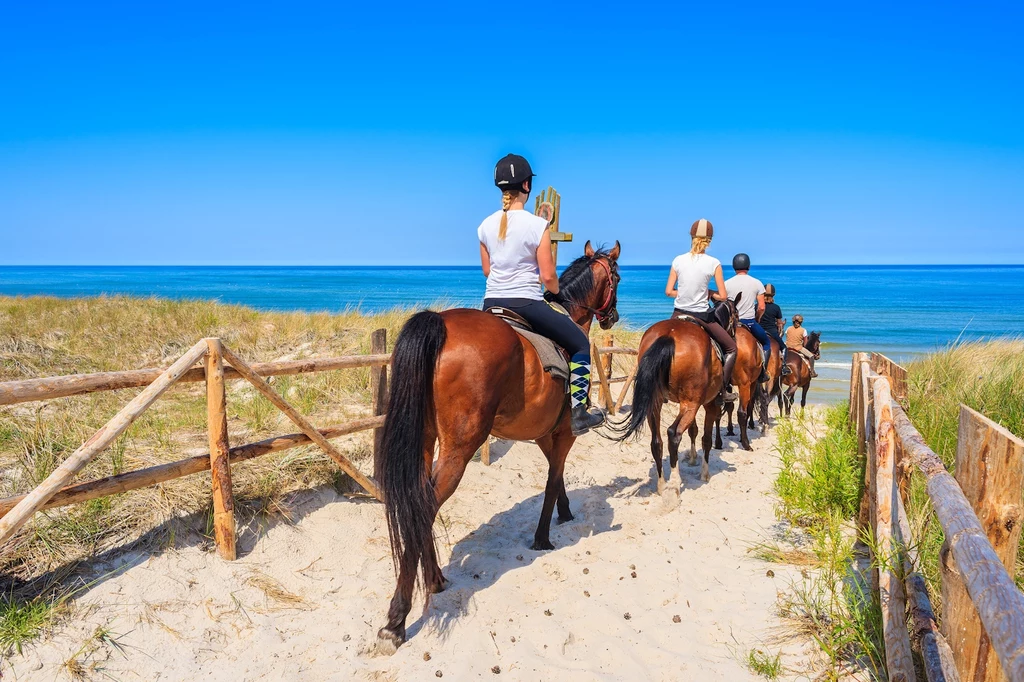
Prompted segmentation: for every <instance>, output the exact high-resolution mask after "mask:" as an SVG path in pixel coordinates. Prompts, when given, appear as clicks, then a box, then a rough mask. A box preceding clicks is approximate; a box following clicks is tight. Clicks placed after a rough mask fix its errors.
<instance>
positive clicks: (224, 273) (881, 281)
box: [0, 265, 1024, 403]
mask: <svg viewBox="0 0 1024 682" xmlns="http://www.w3.org/2000/svg"><path fill="white" fill-rule="evenodd" d="M621 274H622V283H621V284H620V288H619V304H618V307H619V314H620V316H621V322H620V324H622V325H624V326H627V327H630V328H635V329H643V328H645V327H647V326H648V325H650V324H652V323H654V322H656V321H658V320H661V319H665V318H666V317H668V316H669V315H670V314H671V312H672V300H671V299H670V298H668V297H666V296H665V295H664V289H665V280H666V278H667V277H668V267H667V266H660V265H659V266H630V265H626V266H622V268H621ZM731 274H732V272H731V271H729V270H728V269H727V272H726V273H725V275H726V277H729V276H730V275H731ZM751 274H752V275H754V276H755V277H757V278H759V279H760V280H761V281H763V282H765V283H768V282H770V283H772V284H774V285H775V287H776V289H777V292H778V294H777V296H776V303H778V304H779V305H780V306H781V308H782V312H783V315H784V316H785V317H786V318H787V319H791V318H792V316H793V315H794V314H796V313H799V314H801V315H803V317H804V325H805V326H806V327H807V328H808V329H809V330H817V331H820V332H821V339H822V350H821V354H822V357H821V361H819V362H818V364H817V367H818V372H819V374H820V375H821V376H820V377H819V378H818V379H816V380H814V382H812V385H811V389H810V392H809V393H808V401H809V402H816V403H832V402H837V401H839V400H842V399H844V398H845V397H846V396H847V394H848V393H847V391H848V386H849V375H850V362H851V354H852V353H853V352H855V351H876V352H881V353H885V354H886V355H888V356H889V357H891V358H893V359H894V360H896V361H898V362H903V363H906V362H909V361H912V360H913V359H914V358H916V357H919V356H921V355H922V354H926V353H929V352H932V351H935V350H939V349H943V348H947V347H949V346H950V345H952V344H956V343H959V342H963V341H974V340H979V339H993V338H1000V337H1006V336H1011V337H1017V336H1019V335H1021V333H1022V332H1024V299H1022V300H1018V299H1016V298H1015V297H1014V296H1013V295H1012V294H1011V292H1012V291H1013V288H1012V287H1011V288H1009V289H1007V288H1006V284H1007V283H1008V282H1009V283H1012V282H1020V281H1022V280H1024V265H1010V266H1008V265H998V266H996V265H993V266H952V265H910V266H867V265H857V266H850V265H842V266H836V265H799V266H797V265H777V266H764V267H758V268H756V269H754V270H752V271H751ZM483 293H484V277H483V274H482V273H481V272H480V268H479V267H476V266H474V267H468V266H467V267H437V266H394V267H391V266H375V267H357V266H318V267H302V266H230V267H198V266H197V267H193V266H144V267H142V266H140V267H120V266H107V267H93V266H81V267H78V266H32V267H22V266H0V294H4V295H9V296H29V295H37V294H43V295H50V296H62V297H74V296H97V295H101V294H127V295H131V296H160V297H166V298H172V299H208V300H216V301H221V302H224V303H237V304H242V305H247V306H251V307H253V308H257V309H260V310H305V311H325V310H326V311H341V310H360V311H363V312H367V313H372V312H379V311H383V310H389V309H393V308H396V307H402V308H407V309H412V308H417V307H423V306H427V305H434V306H436V305H438V304H441V305H444V306H448V307H456V306H468V307H477V306H479V305H480V302H481V299H482V298H483ZM613 331H614V330H613Z"/></svg>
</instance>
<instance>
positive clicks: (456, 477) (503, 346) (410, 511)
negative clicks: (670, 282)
mask: <svg viewBox="0 0 1024 682" xmlns="http://www.w3.org/2000/svg"><path fill="white" fill-rule="evenodd" d="M513 166H515V168H513ZM531 177H532V171H531V170H530V168H529V165H528V164H526V163H525V159H522V158H521V157H519V158H517V159H515V160H512V159H510V158H509V157H506V158H505V159H503V160H502V162H500V163H499V165H498V167H497V168H496V169H495V184H497V185H498V186H499V187H501V188H502V195H503V201H502V204H503V208H502V211H501V212H500V213H499V214H497V215H496V216H495V217H494V220H493V223H490V222H488V221H485V224H484V225H482V226H481V231H480V232H481V235H483V236H484V237H486V239H487V240H488V241H487V242H484V241H483V238H484V237H481V244H482V246H481V261H482V262H483V265H484V267H485V270H487V271H488V286H489V290H490V291H492V292H493V291H495V290H491V289H490V286H491V284H492V283H494V284H495V285H499V288H498V289H497V291H498V292H499V293H503V294H508V293H509V292H510V291H512V290H511V289H509V288H501V287H510V286H513V284H512V283H511V281H509V280H506V281H504V282H499V281H498V280H501V279H502V278H503V277H505V276H508V275H511V274H513V273H512V272H510V268H511V270H512V271H514V285H515V286H517V287H518V285H519V284H522V285H523V288H522V290H519V289H515V291H516V293H517V294H519V295H517V296H514V297H513V296H507V297H508V298H516V299H522V298H526V299H527V300H528V301H529V302H528V303H527V304H525V305H524V306H520V308H519V310H520V313H521V314H523V316H524V317H527V319H529V320H531V321H532V322H533V323H534V324H536V325H537V327H538V328H543V329H554V330H555V333H561V332H563V331H564V332H565V336H566V337H569V336H570V335H576V339H575V340H572V339H569V340H568V342H567V339H566V338H562V337H560V340H561V341H562V342H563V343H566V345H569V346H570V348H573V349H574V351H578V350H579V349H580V348H581V344H580V343H579V336H580V335H582V337H583V338H584V339H586V332H580V331H579V329H578V328H577V327H576V325H577V324H578V325H580V327H582V328H583V329H584V330H589V329H590V323H591V321H592V320H593V318H594V317H595V316H596V317H597V319H598V321H599V322H600V324H601V327H602V328H603V329H609V328H611V326H612V325H613V324H614V323H615V322H616V321H617V320H618V312H617V311H616V303H617V297H616V288H617V286H618V282H619V274H618V265H617V260H618V257H619V245H618V242H616V244H615V248H614V249H611V250H610V251H600V250H599V251H594V249H592V248H591V247H590V242H587V244H586V246H585V248H584V256H582V257H581V258H578V259H576V260H575V261H574V262H573V263H572V264H571V265H570V266H569V267H568V268H567V269H566V270H565V272H564V273H562V276H561V278H560V279H559V280H558V281H557V283H556V282H555V281H552V280H551V278H552V273H553V267H548V265H547V264H545V265H544V268H543V271H542V270H541V265H540V261H542V260H543V259H544V258H545V256H547V257H548V258H550V249H549V248H548V243H549V240H548V237H547V234H546V230H545V231H544V234H541V227H542V226H540V225H538V223H537V221H530V220H529V219H527V218H526V216H527V215H528V214H526V213H525V212H524V211H522V210H521V208H516V207H517V206H518V207H521V206H522V204H523V203H524V202H525V200H526V194H527V193H528V192H529V189H530V185H529V179H530V178H531ZM505 190H508V192H506V191H505ZM492 238H493V241H492ZM502 240H504V242H505V244H504V245H502V244H501V242H502ZM488 244H491V245H494V248H492V249H491V250H487V246H488ZM517 245H518V247H521V250H520V251H518V252H515V253H513V251H514V247H516V246H517ZM506 248H507V249H510V251H506V250H505V249H506ZM485 253H486V257H485ZM516 253H518V258H519V259H520V260H519V261H516V257H517V256H516ZM492 257H493V258H492ZM517 262H519V263H525V264H526V265H525V266H524V267H523V268H522V270H521V271H520V270H518V269H516V267H515V265H514V264H515V263H517ZM547 263H550V260H548V261H547ZM539 272H543V273H544V277H545V279H546V280H547V281H548V283H549V285H550V286H551V288H555V287H556V286H557V290H558V291H559V292H560V294H561V300H562V302H563V303H564V304H565V307H566V309H567V310H568V312H569V315H570V316H571V321H570V322H569V325H572V327H571V328H570V327H569V326H568V325H566V324H565V321H563V320H562V319H561V318H560V317H559V318H554V317H551V316H549V315H548V314H547V312H544V311H542V310H541V309H540V308H539V306H540V305H543V301H542V300H540V296H539V287H538V285H537V277H538V274H539ZM502 273H504V274H502ZM527 273H530V274H529V282H527ZM527 284H529V285H530V287H527V286H526V285H527ZM529 288H533V289H535V290H536V294H537V295H536V296H534V292H533V291H530V290H529ZM524 308H525V309H526V312H525V313H522V309H524ZM538 310H541V312H539V313H538V314H534V313H535V311H538ZM549 320H550V322H549ZM546 324H550V325H551V327H550V328H549V327H545V325H546ZM573 344H574V345H573ZM582 359H583V358H579V357H577V361H576V364H577V365H582V362H581V360H582ZM586 379H587V377H586V376H585V372H581V370H580V368H579V367H577V368H576V372H575V380H576V381H579V382H581V383H582V382H583V381H585V380H586ZM576 388H582V395H581V394H580V393H579V391H576V395H575V401H576V404H579V403H581V402H582V400H583V399H584V397H585V396H586V393H587V388H586V387H585V386H582V387H576ZM566 402H567V401H566V383H565V381H564V380H562V379H560V378H556V377H553V376H552V375H551V374H550V373H547V372H545V370H544V365H543V363H542V362H541V358H540V356H539V355H538V353H537V351H536V350H535V349H534V347H533V345H532V344H531V343H530V342H529V341H527V340H526V339H525V338H524V337H523V336H522V335H520V334H518V333H517V332H516V331H515V330H514V329H513V328H512V326H511V325H509V324H508V323H507V322H505V321H504V320H502V319H500V318H499V317H497V316H495V315H492V314H490V313H487V312H484V311H481V310H470V309H465V308H462V309H453V310H446V311H444V312H442V313H436V312H433V311H429V310H425V311H422V312H420V313H417V314H416V315H413V316H412V317H411V318H410V319H409V321H408V322H407V323H406V324H405V326H404V327H403V328H402V332H401V333H400V334H399V335H398V339H397V341H396V342H395V348H394V351H393V352H392V360H391V392H390V396H389V398H388V406H387V413H386V416H385V419H384V427H383V437H382V439H381V447H380V452H379V456H378V458H377V461H376V462H375V467H374V474H375V477H376V478H377V482H378V484H379V485H380V488H381V491H382V492H383V495H384V511H385V517H386V520H387V525H388V536H389V537H390V540H391V552H392V558H393V559H394V562H395V570H396V573H397V574H398V576H397V578H398V580H397V585H396V587H395V594H394V597H393V598H392V600H391V605H390V608H389V610H388V622H387V624H386V625H385V626H384V627H383V628H381V629H380V631H379V632H378V635H377V641H378V645H379V648H380V650H381V651H382V652H393V651H395V649H396V648H397V647H398V646H400V645H401V644H402V642H404V641H405V621H406V617H407V616H408V615H409V611H410V609H411V608H412V595H413V588H414V586H415V583H416V578H417V574H418V573H419V570H420V569H421V568H422V572H423V584H424V587H425V589H426V591H427V592H431V593H433V592H440V591H441V590H443V589H444V584H445V579H444V576H443V575H442V574H441V567H440V566H439V565H438V562H437V552H436V549H435V546H434V534H433V524H434V518H435V517H436V516H437V512H438V510H439V509H440V507H441V505H442V504H444V502H445V500H447V499H448V498H449V497H451V495H452V493H454V492H455V489H456V487H458V485H459V481H461V480H462V476H463V474H464V473H465V471H466V466H467V465H468V464H469V462H470V460H471V459H473V455H474V454H475V453H476V451H477V449H478V448H479V447H480V446H481V445H483V444H484V442H485V441H486V440H487V437H488V435H489V434H491V433H493V434H495V435H497V436H498V437H500V438H507V439H510V440H533V441H536V443H537V445H538V446H539V447H540V449H541V451H542V452H543V453H544V455H545V457H546V458H547V460H548V478H547V485H546V487H545V489H544V502H543V504H542V506H541V512H540V521H539V522H538V524H537V531H536V533H535V534H534V541H533V546H532V547H533V549H535V550H545V549H554V546H553V545H552V544H551V540H550V537H549V534H550V528H551V515H552V512H553V511H554V508H555V505H556V503H557V506H558V519H559V521H570V520H572V518H573V516H572V513H571V511H570V510H569V498H568V497H567V496H566V493H565V481H564V479H563V471H564V467H565V458H566V455H568V453H569V449H570V448H571V447H572V444H573V443H574V442H575V440H576V436H575V435H573V424H572V422H573V421H574V420H573V418H572V417H571V416H570V411H569V410H568V409H565V408H566ZM576 414H577V415H579V414H580V410H578V409H577V410H576ZM580 420H582V421H583V424H584V425H586V426H591V425H593V424H594V419H593V417H592V416H590V415H588V414H587V412H586V411H585V410H583V412H582V415H580V417H579V418H578V419H577V420H576V421H580ZM435 445H436V446H437V447H438V452H437V458H436V461H435V458H434V447H435Z"/></svg>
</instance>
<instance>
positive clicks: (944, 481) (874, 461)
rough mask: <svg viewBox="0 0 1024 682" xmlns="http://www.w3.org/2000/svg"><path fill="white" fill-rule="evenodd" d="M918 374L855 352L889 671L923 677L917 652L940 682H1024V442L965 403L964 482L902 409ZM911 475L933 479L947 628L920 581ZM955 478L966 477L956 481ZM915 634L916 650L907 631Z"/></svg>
mask: <svg viewBox="0 0 1024 682" xmlns="http://www.w3.org/2000/svg"><path fill="white" fill-rule="evenodd" d="M906 388H907V374H906V370H905V369H904V368H903V367H901V366H900V365H898V364H896V363H894V362H892V361H891V360H890V359H889V358H886V357H885V356H884V355H880V354H877V353H872V354H867V353H855V354H854V358H853V366H852V370H851V377H850V412H849V417H850V422H851V424H856V429H857V440H858V446H859V448H860V449H861V452H862V453H864V455H865V456H866V458H867V459H866V466H865V472H864V475H865V490H864V498H863V499H862V505H861V516H860V518H861V525H862V527H865V528H866V529H869V530H870V532H871V534H872V535H873V537H874V538H875V549H876V551H878V552H879V553H881V554H882V555H883V556H880V557H875V561H874V562H873V565H874V566H876V567H877V568H876V569H873V570H877V575H872V580H871V584H872V585H873V586H877V589H878V591H879V596H880V601H881V606H882V616H883V635H884V644H885V656H886V668H887V671H888V678H889V680H890V681H891V682H899V681H902V682H910V681H911V680H914V679H915V670H914V664H913V659H912V654H911V652H912V648H916V650H917V651H918V652H919V654H920V656H921V661H922V664H923V666H922V667H923V670H924V672H925V675H926V677H927V679H928V681H929V682H938V681H945V682H952V681H954V680H964V681H965V682H967V681H970V682H996V681H997V680H1007V679H1008V680H1012V681H1014V682H1016V681H1022V682H1024V594H1022V593H1021V591H1020V590H1019V589H1018V588H1017V586H1016V584H1015V582H1014V579H1013V572H1014V571H1015V568H1016V559H1017V547H1018V543H1019V540H1020V533H1021V516H1022V509H1021V507H1022V492H1024V442H1021V440H1020V439H1019V438H1016V437H1015V436H1013V435H1012V434H1010V433H1009V432H1008V431H1007V430H1006V429H1004V428H1003V427H1001V426H999V425H998V424H996V423H995V422H993V421H992V420H990V419H988V418H987V417H985V416H984V415H981V414H979V413H977V412H975V411H974V410H971V409H970V408H968V407H966V406H964V405H961V408H960V425H959V434H958V441H957V456H956V465H955V472H954V475H950V473H949V472H948V471H946V468H945V466H944V465H943V464H942V461H941V460H940V459H939V457H938V456H937V455H936V454H935V453H934V452H932V450H931V449H930V448H929V447H928V446H927V445H926V444H925V442H924V440H923V439H922V438H921V435H920V434H919V433H918V432H917V430H916V429H915V428H914V425H913V424H912V423H911V421H910V419H909V417H907V414H906V412H905V411H904V408H903V403H905V401H906V398H907V393H906ZM911 468H913V469H916V470H917V471H918V472H919V473H920V474H921V475H922V476H924V478H925V481H926V490H927V493H928V497H929V499H930V500H931V503H932V507H933V509H934V513H935V517H936V518H937V519H938V522H939V524H940V525H941V527H942V530H943V532H944V533H945V537H946V542H945V544H944V546H943V551H942V558H941V561H942V563H941V576H942V607H943V608H942V620H941V627H939V625H938V624H937V623H936V618H935V614H934V611H933V610H932V607H931V603H930V599H929V596H928V593H927V589H926V587H925V582H924V579H923V577H922V576H921V574H920V572H919V566H918V558H917V552H916V549H915V547H916V545H915V542H914V539H913V538H912V537H911V529H910V524H909V521H908V519H907V513H906V506H905V505H906V495H907V489H908V486H909V476H910V471H911ZM954 476H955V477H954ZM908 605H909V607H910V611H909V622H910V627H911V631H912V632H913V635H914V641H913V645H914V646H913V647H912V643H911V638H910V633H908V630H907V622H908V612H907V606H908Z"/></svg>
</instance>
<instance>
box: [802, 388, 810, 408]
mask: <svg viewBox="0 0 1024 682" xmlns="http://www.w3.org/2000/svg"><path fill="white" fill-rule="evenodd" d="M810 387H811V382H809V381H808V382H807V383H806V384H804V387H803V389H802V391H803V392H802V393H801V394H800V409H801V410H802V409H804V408H805V407H807V389H809V388H810Z"/></svg>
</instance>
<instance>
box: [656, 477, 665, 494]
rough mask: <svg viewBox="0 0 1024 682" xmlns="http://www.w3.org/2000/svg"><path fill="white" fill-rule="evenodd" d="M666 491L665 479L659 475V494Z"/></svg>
mask: <svg viewBox="0 0 1024 682" xmlns="http://www.w3.org/2000/svg"><path fill="white" fill-rule="evenodd" d="M664 492H665V479H664V478H662V477H661V476H659V477H658V494H659V495H662V494H664Z"/></svg>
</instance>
